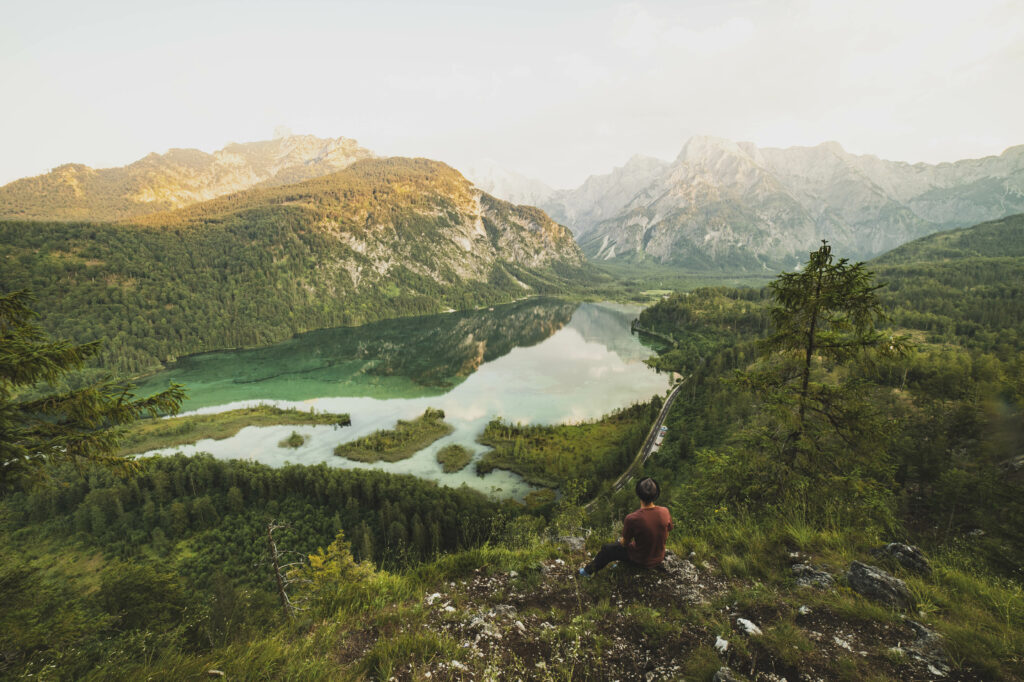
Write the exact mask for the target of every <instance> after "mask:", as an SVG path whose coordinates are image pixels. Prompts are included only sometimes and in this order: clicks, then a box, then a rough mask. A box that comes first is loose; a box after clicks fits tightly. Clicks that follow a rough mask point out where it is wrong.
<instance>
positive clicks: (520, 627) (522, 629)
mask: <svg viewBox="0 0 1024 682" xmlns="http://www.w3.org/2000/svg"><path fill="white" fill-rule="evenodd" d="M516 630H519V633H520V634H523V635H525V634H526V626H525V625H523V621H521V620H517V621H516Z"/></svg>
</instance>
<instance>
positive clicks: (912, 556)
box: [871, 542, 932, 576]
mask: <svg viewBox="0 0 1024 682" xmlns="http://www.w3.org/2000/svg"><path fill="white" fill-rule="evenodd" d="M871 553H872V554H873V555H875V556H876V557H885V558H889V559H892V560H894V561H896V562H897V563H899V565H900V566H902V567H903V568H905V569H907V570H908V571H911V572H912V573H917V574H918V575H925V576H927V575H931V573H932V567H931V564H929V563H928V558H927V557H925V555H924V552H922V551H921V550H920V549H919V548H917V547H914V546H913V545H905V544H903V543H901V542H890V543H889V544H887V545H886V546H884V547H879V548H878V549H874V550H872V551H871Z"/></svg>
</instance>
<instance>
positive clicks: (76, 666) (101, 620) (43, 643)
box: [0, 455, 507, 679]
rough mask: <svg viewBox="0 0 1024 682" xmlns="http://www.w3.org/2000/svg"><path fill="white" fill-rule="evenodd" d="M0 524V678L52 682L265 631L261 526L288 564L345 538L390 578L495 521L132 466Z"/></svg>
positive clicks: (199, 470) (256, 480) (420, 495)
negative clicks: (53, 670) (272, 526)
mask: <svg viewBox="0 0 1024 682" xmlns="http://www.w3.org/2000/svg"><path fill="white" fill-rule="evenodd" d="M0 512H2V513H0V522H2V525H0V534H2V539H3V542H2V543H0V558H2V561H0V566H2V569H0V571H2V573H0V589H2V591H3V596H4V603H5V607H4V609H3V610H2V615H0V674H2V675H5V676H6V675H7V674H9V673H11V672H13V671H20V672H21V673H33V672H34V673H36V674H43V675H47V673H46V671H47V670H48V669H49V668H50V667H51V666H57V667H58V668H59V673H58V676H59V677H60V678H61V679H81V678H82V677H83V676H85V674H86V673H87V672H88V671H89V670H90V669H92V668H93V667H94V666H96V665H98V664H100V663H101V662H102V661H103V660H104V659H107V658H110V659H113V661H117V660H124V659H131V658H133V657H142V658H144V657H147V656H153V655H157V656H159V655H160V654H161V653H166V652H167V651H177V650H181V651H184V652H191V653H192V654H197V653H201V652H203V651H208V650H209V649H210V648H212V647H214V646H223V645H226V644H229V643H231V642H233V641H237V640H239V639H245V638H250V637H253V636H255V635H256V634H257V633H259V632H262V631H264V630H265V629H266V628H267V626H268V624H269V625H273V624H274V623H276V619H277V617H278V613H279V605H278V604H277V603H276V599H277V597H276V595H275V585H274V577H273V572H272V570H271V564H270V558H269V553H268V552H269V550H268V545H267V526H268V524H269V523H270V522H272V521H273V522H275V523H276V524H278V525H280V526H282V527H281V528H280V530H278V531H277V533H276V535H275V541H276V543H277V545H278V546H279V548H280V549H281V551H282V552H284V556H285V557H286V558H287V563H293V562H294V561H295V560H296V558H297V557H302V556H305V555H307V554H311V553H315V552H316V550H317V548H318V547H327V546H328V544H330V542H331V541H332V540H333V539H334V538H335V536H336V534H337V533H338V532H339V531H344V533H345V535H346V537H347V538H349V539H350V541H351V546H352V552H353V555H354V556H355V557H356V558H357V559H359V560H361V561H365V562H373V563H376V564H378V565H380V566H382V567H386V568H390V569H392V570H394V569H399V568H402V567H407V566H410V565H414V564H416V563H418V562H419V561H422V560H424V559H429V558H431V557H435V556H437V555H438V554H439V553H440V552H451V551H456V550H459V549H462V548H467V547H473V546H477V545H479V544H480V543H482V542H483V541H485V540H487V539H488V538H490V537H491V536H492V531H494V530H495V529H496V528H498V527H499V526H500V524H502V523H504V522H503V521H502V519H503V518H504V516H506V515H507V512H505V511H503V507H502V505H500V504H497V503H495V502H494V501H493V500H489V499H487V498H485V497H484V496H482V495H480V494H479V493H475V492H470V491H467V490H464V489H463V490H454V489H450V488H444V487H438V486H437V485H435V484H433V483H427V482H424V481H421V480H419V479H416V478H413V477H411V476H393V475H388V474H383V473H379V472H375V471H346V470H339V469H333V468H329V467H327V466H317V467H303V466H287V467H284V468H281V469H271V468H269V467H266V466H262V465H254V464H248V463H244V462H239V461H230V462H225V461H218V460H216V459H213V458H212V457H208V456H196V457H185V456H181V455H178V456H174V457H165V458H154V459H146V460H141V461H140V469H139V471H138V472H136V473H135V474H134V475H132V476H131V477H130V478H125V477H122V476H116V475H114V474H113V473H112V472H111V471H110V470H109V469H107V468H102V467H94V468H89V469H87V470H86V471H84V472H82V473H79V472H77V471H75V470H74V468H71V467H61V468H53V469H51V470H50V471H48V480H47V482H46V484H45V485H41V486H38V487H36V488H33V489H32V490H30V491H26V492H20V493H15V494H13V495H9V496H7V497H6V498H5V499H4V500H3V502H2V504H0ZM296 597H298V595H296ZM52 614H59V623H58V622H56V621H54V620H52V618H53V616H52ZM113 661H108V662H113Z"/></svg>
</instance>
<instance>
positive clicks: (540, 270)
mask: <svg viewBox="0 0 1024 682" xmlns="http://www.w3.org/2000/svg"><path fill="white" fill-rule="evenodd" d="M261 145H262V146H261ZM1020 150H1021V148H1020V147H1014V148H1011V149H1009V150H1007V151H1006V152H1005V153H1004V154H1003V155H1001V156H999V157H989V158H987V159H980V160H973V161H962V162H957V163H955V164H945V165H942V166H925V165H921V164H918V165H915V166H911V165H909V164H895V163H892V162H885V161H880V160H878V159H876V158H874V157H867V156H856V155H852V154H848V153H847V152H845V151H844V150H843V149H842V148H841V147H839V146H838V145H836V144H834V143H826V144H823V145H819V146H818V147H807V148H790V149H768V148H758V147H756V146H754V145H751V144H748V143H732V142H729V141H727V140H721V139H717V138H694V139H692V140H690V141H689V142H688V143H687V144H686V145H685V147H684V149H683V151H682V152H681V153H680V155H679V157H678V158H677V159H676V160H675V161H674V162H672V163H668V162H662V161H658V160H657V159H651V158H647V157H635V158H634V159H632V160H631V161H630V162H629V163H628V164H626V166H625V167H623V168H621V169H617V170H616V171H615V172H613V173H612V174H611V175H608V176H594V177H592V178H591V179H590V180H588V181H587V182H586V183H585V184H584V186H583V187H581V188H580V189H579V190H576V191H564V192H552V193H545V191H544V188H543V187H540V186H538V185H536V184H530V183H527V184H526V185H524V187H525V189H524V190H523V191H524V192H528V193H527V194H524V195H523V196H529V197H531V198H532V199H533V200H536V201H537V202H538V203H540V204H541V205H542V207H546V210H547V211H548V212H547V213H546V212H545V211H544V210H541V208H535V207H533V206H528V205H516V204H512V203H508V202H507V201H504V200H502V199H500V198H496V197H495V196H492V195H491V194H488V193H487V192H485V191H483V189H482V188H481V187H479V186H476V185H475V184H474V183H473V182H472V181H471V180H469V179H467V178H466V177H464V176H463V175H462V174H461V173H460V172H458V171H457V170H455V169H454V168H451V167H450V166H447V165H446V164H444V163H441V162H437V161H431V160H427V159H404V158H397V157H392V158H379V157H375V156H373V155H372V154H371V153H370V152H368V151H367V150H364V149H362V148H359V147H357V146H355V143H354V142H352V141H351V140H348V141H346V140H345V138H339V139H338V140H335V141H323V140H317V139H316V138H312V139H308V138H303V139H295V138H285V139H283V140H279V141H275V142H273V143H258V144H257V143H253V145H249V146H245V145H236V146H233V147H228V148H226V149H225V150H222V151H221V152H217V153H215V154H212V155H203V154H202V153H195V154H192V153H191V152H188V153H186V152H182V151H180V150H178V151H172V152H171V153H168V154H167V155H163V156H159V157H156V156H155V157H153V158H150V157H147V158H146V159H144V160H143V161H145V163H143V162H139V164H133V166H129V167H126V169H120V170H117V169H111V171H112V172H109V173H104V172H101V171H91V170H90V169H82V168H63V169H57V170H56V171H54V173H52V174H49V175H46V176H40V177H39V178H31V179H27V180H23V181H17V182H16V183H12V184H11V185H8V186H6V187H4V188H0V207H2V208H3V211H0V216H4V217H5V218H6V219H5V220H3V221H0V266H2V268H0V333H2V334H3V335H4V336H3V339H4V344H3V355H2V357H0V372H2V374H0V376H2V377H3V379H4V382H5V383H3V385H2V387H3V391H2V393H0V400H2V405H0V406H2V407H3V410H0V431H2V433H3V435H4V437H3V438H2V439H0V448H2V449H0V452H2V453H3V454H4V457H5V459H4V463H5V469H4V471H3V474H4V475H3V477H2V478H0V482H2V483H3V485H4V486H5V487H4V489H3V491H2V493H0V559H2V562H0V596H2V597H3V598H4V602H5V604H7V605H8V608H6V609H4V611H3V612H2V613H0V632H2V634H0V675H2V676H7V675H12V676H38V677H41V678H47V676H48V675H50V676H52V677H54V678H58V679H142V678H163V679H183V678H192V677H197V676H202V675H207V676H220V675H215V673H220V674H223V675H228V676H231V677H239V678H245V677H246V676H252V677H260V678H263V679H324V680H327V679H332V680H333V679H352V680H362V679H380V680H389V679H399V680H422V679H502V678H504V677H508V676H510V675H511V676H515V677H520V678H522V679H565V680H589V679H608V678H612V677H614V678H618V679H699V680H711V679H719V680H720V679H741V678H740V677H738V676H739V675H742V676H743V677H745V678H747V679H750V680H759V681H761V680H776V679H778V678H779V677H780V676H785V677H786V678H787V679H789V678H792V679H800V678H802V677H810V678H813V679H908V680H925V679H945V678H948V679H963V680H982V679H985V680H987V679H1005V680H1014V679H1020V678H1021V676H1024V661H1022V660H1021V658H1020V653H1019V652H1020V651H1022V650H1024V600H1022V598H1021V580H1022V576H1021V572H1020V571H1021V569H1020V567H1021V565H1024V537H1022V535H1021V530H1020V529H1021V528H1022V527H1024V506H1022V503H1021V500H1022V499H1024V496H1022V495H1021V486H1022V484H1024V480H1022V477H1021V475H1022V471H1024V469H1022V466H1024V465H1022V464H1021V461H1020V453H1021V451H1022V448H1024V430H1022V427H1021V424H1024V419H1022V415H1024V307H1022V305H1024V304H1022V298H1021V292H1024V265H1022V264H1024V216H1022V215H1014V214H1012V213H1014V212H1016V211H1019V210H1021V206H1019V205H1018V203H1019V202H1018V198H1019V194H1020V187H1019V184H1018V181H1019V178H1020V164H1019V160H1020V159H1019V157H1020ZM260 159H262V160H260ZM271 160H273V163H271ZM225 164H228V165H231V164H233V165H231V167H232V168H233V169H234V171H232V173H228V172H227V171H226V170H225V169H226V167H227V166H226V165H225ZM246 164H248V165H246ZM182 168H188V169H190V170H189V171H188V172H187V173H186V172H185V171H184V170H181V169H182ZM140 169H141V170H140ZM174 169H178V170H174ZM114 170H117V172H113V171H114ZM143 171H144V172H143ZM176 173H177V174H178V175H175V174H176ZM184 175H187V176H188V177H189V178H191V180H190V182H192V183H193V184H192V185H188V183H185V182H184V181H183V180H182V177H184ZM172 176H173V177H172ZM179 176H180V177H179ZM486 177H487V183H489V185H488V186H489V187H490V188H491V189H493V190H494V191H495V192H498V191H512V189H514V188H515V186H516V185H517V183H519V182H520V180H522V178H516V177H512V176H508V175H502V174H500V173H499V172H497V171H495V170H493V169H492V170H490V171H488V173H487V175H486ZM168 178H170V179H168ZM175 178H177V179H175ZM158 179H159V181H160V182H162V183H164V184H163V185H161V186H162V187H164V189H163V190H160V191H157V184H155V183H157V180H158ZM147 183H148V184H147ZM175 183H177V184H176V185H175ZM481 184H485V183H484V182H483V181H481ZM520 184H522V183H520ZM172 185H175V186H177V187H178V189H177V190H174V191H173V192H172V191H171V189H170V188H171V186H172ZM140 187H141V188H143V189H139V188H140ZM75 188H77V189H75ZM125 188H128V189H125ZM145 188H149V189H145ZM502 188H504V189H502ZM129 190H130V191H129ZM143 190H145V191H143ZM147 191H148V192H150V194H146V193H145V192H147ZM68 192H71V194H73V199H69V198H68V196H70V195H68V196H65V195H67V194H68ZM132 192H134V194H133V193H132ZM140 192H141V194H140ZM161 192H162V193H161ZM62 193H63V194H62ZM997 194H998V195H999V196H1000V199H999V200H998V201H996V200H995V199H993V196H995V195H997ZM62 196H63V197H64V198H63V199H61V197H62ZM140 196H144V197H150V198H147V199H145V200H142V199H139V197H140ZM5 197H6V198H5ZM12 197H14V198H12ZM151 197H158V198H156V199H153V198H151ZM150 209H153V210H150ZM949 228H955V229H949ZM822 239H827V240H828V243H823V242H822ZM893 247H895V248H893ZM862 259H870V260H868V261H867V262H866V263H863V264H861V263H859V262H857V261H860V260H862ZM779 270H785V271H787V272H785V273H783V274H779ZM816 273H818V274H817V276H818V277H819V278H818V279H817V280H814V277H815V276H816ZM23 289H27V290H29V291H30V292H31V295H32V296H33V297H34V298H33V299H32V300H31V302H30V307H28V308H26V307H24V306H25V305H26V304H25V301H27V300H28V299H26V298H25V297H24V295H22V294H17V293H14V292H17V291H19V290H23ZM823 292H824V293H823ZM609 299H614V300H609ZM32 310H35V311H38V318H37V317H34V316H33V315H32V314H31V313H32ZM809 320H813V322H809ZM64 339H66V340H67V341H64ZM90 342H95V343H92V344H90ZM77 344H90V345H87V346H80V345H77ZM678 377H686V381H685V383H684V384H682V386H681V387H680V388H678V390H677V391H676V392H675V393H673V394H672V395H673V396H674V398H675V400H674V401H673V402H672V404H671V406H670V407H669V408H666V410H665V413H664V415H663V418H664V422H663V423H664V425H665V427H666V428H667V431H665V435H664V437H663V440H662V441H661V443H660V446H659V448H658V450H657V451H656V452H655V453H653V454H652V455H651V456H650V457H649V458H646V459H645V458H637V454H638V452H639V451H640V448H641V447H642V446H643V443H644V440H645V437H646V436H647V433H648V431H649V429H650V428H651V426H652V424H654V423H655V420H656V419H660V418H661V416H660V415H659V410H660V409H661V407H662V404H663V402H662V401H663V400H664V397H665V396H666V394H667V393H668V392H669V390H670V389H671V388H672V386H673V382H674V381H675V380H676V379H677V378H678ZM129 381H130V383H129ZM182 385H183V386H184V387H185V391H186V393H185V394H184V395H181V394H180V393H178V389H177V388H176V387H178V386H182ZM168 387H171V389H170V392H167V391H168ZM151 395H156V396H158V397H159V399H153V400H152V402H147V401H150V399H149V398H148V397H147V396H151ZM160 396H162V397H160ZM167 412H171V413H174V412H179V416H176V417H173V418H168V419H166V420H165V419H162V418H161V417H163V416H166V413H167ZM147 414H149V415H154V414H155V415H156V416H155V417H152V418H146V419H138V418H139V417H141V416H144V415H147ZM343 424H344V425H343ZM342 425H343V426H342ZM121 426H123V427H124V431H123V432H122V431H121V430H120V427H121ZM116 448H121V449H120V450H118V449H116ZM118 453H121V454H124V453H132V457H131V458H130V459H127V460H126V459H119V458H118V457H117V455H118ZM114 465H117V466H114ZM627 470H628V473H630V474H631V475H632V476H633V477H640V476H651V477H654V478H656V479H657V480H658V481H659V482H660V483H661V484H662V486H663V487H664V495H663V496H662V497H661V498H660V499H659V502H658V503H659V504H662V505H664V506H665V507H666V508H668V509H669V510H670V512H671V514H672V517H673V519H674V522H675V530H673V531H672V533H671V535H670V536H669V540H668V549H669V551H670V552H671V554H670V555H669V556H670V558H669V559H667V560H666V562H665V564H664V566H663V567H662V568H660V569H656V570H653V571H641V572H637V570H636V569H633V568H630V567H629V566H626V565H625V564H624V563H623V564H622V565H620V566H619V567H618V568H617V569H609V570H608V571H607V572H606V573H602V574H600V575H599V576H597V577H596V578H594V579H592V580H586V581H584V580H582V579H580V578H578V577H577V573H576V568H577V567H578V565H582V564H583V563H585V562H586V561H587V560H588V558H590V557H591V556H592V555H593V554H594V553H595V552H596V551H597V550H598V549H599V548H600V546H601V544H602V543H603V542H604V541H606V540H608V539H609V538H611V537H614V535H615V534H616V533H618V532H619V530H620V528H621V519H622V517H623V515H624V514H625V513H628V512H629V511H631V510H633V509H634V508H635V506H636V500H635V497H634V495H633V492H632V490H631V489H630V488H631V484H627V485H616V481H617V479H619V478H620V476H622V475H623V474H624V472H627ZM585 503H586V504H585ZM894 545H898V546H900V547H902V546H904V545H914V547H913V548H911V549H906V550H902V549H901V550H898V552H897V554H892V553H887V552H890V549H891V548H892V547H893V546H894ZM279 551H280V552H282V553H283V554H282V556H285V555H286V556H288V557H290V558H289V559H288V561H289V563H290V564H291V565H290V568H288V569H287V570H285V571H283V572H278V570H277V569H276V568H275V567H274V561H275V560H276V559H274V558H273V557H275V556H276V554H277V553H278V552H279ZM900 552H901V553H900ZM915 552H916V554H915ZM907 555H910V556H918V555H920V557H923V559H921V560H916V563H910V564H908V563H906V562H905V561H904V560H903V559H901V558H900V557H905V556H907ZM862 565H869V567H870V568H871V569H872V570H873V571H876V572H878V571H881V572H883V573H884V574H885V575H887V576H888V577H889V578H891V579H893V580H897V583H893V584H898V585H902V587H900V588H899V589H896V588H893V590H894V591H895V593H896V594H897V595H898V597H899V599H898V600H896V601H892V602H885V601H879V599H880V598H879V597H878V595H877V594H871V593H869V592H865V591H864V590H863V589H862V588H861V587H860V586H859V583H858V582H857V581H858V577H857V572H858V571H860V570H861V569H860V568H858V566H862ZM922 566H924V568H922ZM282 592H284V594H283V595H282ZM751 625H752V626H754V627H750V626H751ZM720 641H721V642H724V643H725V644H724V645H723V644H720V643H719V642H720ZM723 670H726V671H730V672H729V673H728V674H729V675H735V676H734V677H731V678H723V677H722V675H724V674H725V673H723V672H722V671H723ZM48 671H56V672H48ZM733 671H735V672H733Z"/></svg>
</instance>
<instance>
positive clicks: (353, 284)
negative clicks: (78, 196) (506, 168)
mask: <svg viewBox="0 0 1024 682" xmlns="http://www.w3.org/2000/svg"><path fill="white" fill-rule="evenodd" d="M0 262H2V263H3V267H2V270H0V287H2V288H3V289H4V290H15V289H21V288H27V289H29V290H31V291H32V292H33V293H34V294H35V296H36V297H37V298H38V301H39V302H38V305H37V308H38V309H39V310H41V311H43V318H42V323H43V325H44V327H45V328H46V329H47V331H49V332H50V333H52V334H54V335H56V336H61V337H69V338H72V339H75V340H79V341H87V340H92V339H98V338H102V337H106V338H107V339H109V343H107V344H105V350H104V354H103V357H102V363H103V365H104V366H106V367H110V368H114V369H117V370H119V371H121V372H132V373H136V372H143V371H146V370H150V369H153V368H156V367H159V366H160V365H161V363H163V362H166V361H168V360H172V359H174V358H175V357H177V356H179V355H183V354H187V353H194V352H199V351H205V350H212V349H216V348H227V347H239V346H253V345H261V344H266V343H271V342H274V341H279V340H282V339H284V338H287V337H288V336H290V335H292V334H295V333H297V332H302V331H308V330H311V329H319V328H326V327H332V326H339V325H353V324H361V323H364V322H368V321H372V320H377V319H382V318H386V317H396V316H400V315H410V314H424V313H433V312H440V311H442V310H444V309H446V308H466V307H472V306H477V305H485V304H486V305H489V304H493V303H497V302H506V301H510V300H513V299H516V298H521V297H523V296H527V295H531V294H537V293H556V292H560V291H564V290H566V288H567V287H572V286H575V284H573V282H577V281H583V280H587V279H588V278H592V277H594V276H595V275H594V274H593V271H592V270H591V269H590V268H589V266H587V265H586V263H585V261H584V258H583V255H582V253H581V252H580V251H579V249H578V247H577V246H576V243H575V242H574V241H573V238H572V235H571V234H570V233H569V231H568V230H566V229H565V228H563V227H561V226H559V225H557V224H555V223H554V222H553V221H552V220H550V219H549V218H548V217H547V216H546V215H545V214H544V213H543V212H541V211H539V210H537V209H533V208H530V207H523V206H513V205H512V204H508V203H506V202H503V201H500V200H497V199H494V198H493V197H490V196H488V195H486V194H484V193H482V192H480V191H479V190H477V189H476V188H474V187H473V186H472V185H471V184H470V183H469V181H467V180H466V179H465V178H463V177H462V176H461V175H460V174H459V173H458V172H457V171H455V170H453V169H451V168H449V167H448V166H446V165H444V164H442V163H439V162H435V161H429V160H425V159H403V158H391V159H367V160H363V161H360V162H357V163H356V164H353V165H352V166H351V167H350V168H348V169H346V170H344V171H341V172H339V173H336V174H333V175H329V176H324V177H320V178H316V179H313V180H308V181H305V182H302V183H298V184H294V185H287V186H282V187H271V188H256V189H251V190H247V191H245V192H239V193H236V194H232V195H229V196H225V197H221V198H218V199H214V200H211V201H209V202H205V203H203V204H198V205H195V206H191V207H188V208H185V209H181V210H178V211H174V212H168V213H161V214H158V215H154V216H147V217H145V218H142V219H139V221H138V222H135V223H131V224H129V223H122V224H99V223H36V222H26V221H19V222H0Z"/></svg>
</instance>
